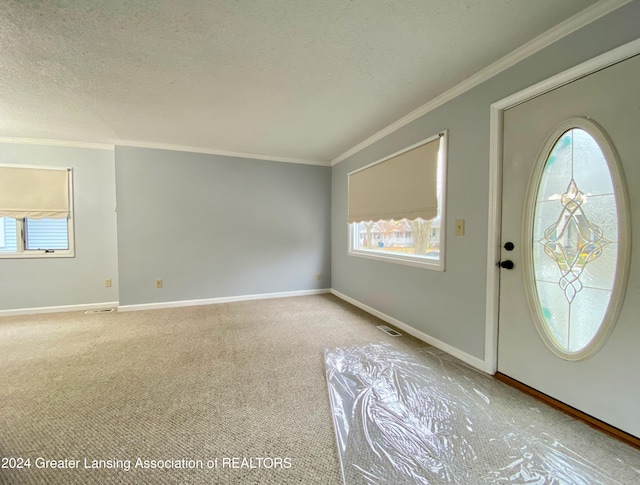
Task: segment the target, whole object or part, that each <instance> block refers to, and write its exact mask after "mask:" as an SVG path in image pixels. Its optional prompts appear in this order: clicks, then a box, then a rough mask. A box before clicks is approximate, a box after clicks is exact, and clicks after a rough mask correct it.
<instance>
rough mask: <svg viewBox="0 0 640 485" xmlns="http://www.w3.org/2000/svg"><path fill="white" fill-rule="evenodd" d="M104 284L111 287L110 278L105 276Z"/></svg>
mask: <svg viewBox="0 0 640 485" xmlns="http://www.w3.org/2000/svg"><path fill="white" fill-rule="evenodd" d="M104 286H106V287H107V288H111V278H107V279H106V280H104Z"/></svg>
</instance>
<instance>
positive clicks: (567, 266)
mask: <svg viewBox="0 0 640 485" xmlns="http://www.w3.org/2000/svg"><path fill="white" fill-rule="evenodd" d="M541 154H542V157H541V159H540V160H539V161H538V164H537V167H536V174H537V176H536V177H534V179H533V180H534V181H535V182H536V185H534V186H533V187H532V188H531V190H530V196H529V212H530V214H531V216H532V217H531V219H530V220H532V221H533V223H532V227H530V228H529V231H530V234H529V235H528V237H527V238H526V239H525V241H531V243H530V247H529V248H528V250H529V251H530V253H529V257H528V258H526V259H528V260H529V264H528V268H527V269H528V271H526V270H525V273H528V283H529V285H528V287H529V300H530V303H531V304H532V306H533V307H534V312H533V313H534V314H535V315H537V322H536V323H537V326H538V331H539V333H540V335H541V337H542V338H543V340H544V341H545V342H546V343H547V345H548V346H549V348H550V349H551V350H552V351H553V352H554V353H556V354H557V355H559V356H560V357H562V358H565V359H569V360H577V359H580V358H584V357H587V356H588V355H590V354H591V353H593V352H594V351H595V350H596V349H597V347H599V345H600V344H601V341H602V340H604V339H605V338H606V336H607V335H608V333H609V332H610V330H611V328H612V326H613V324H614V323H615V318H614V317H615V315H616V314H617V309H616V308H612V295H613V291H614V287H615V286H616V284H617V281H618V280H620V274H621V272H620V271H619V270H618V268H619V254H620V250H619V247H620V220H621V218H620V217H619V213H620V210H621V206H624V203H622V204H621V203H620V201H621V199H620V198H621V197H622V194H619V193H617V192H618V191H617V190H616V188H615V187H616V185H617V184H616V182H617V181H620V180H621V177H620V174H619V172H618V170H619V169H618V167H617V162H616V160H615V158H616V157H615V152H614V150H613V148H612V147H611V146H610V144H609V142H608V140H607V137H606V135H605V134H604V133H603V132H602V131H601V130H600V129H599V127H598V126H597V125H596V124H595V123H593V122H591V121H590V120H586V119H572V120H568V121H566V122H564V123H563V124H562V125H561V126H560V127H558V129H556V130H555V131H554V132H553V133H552V135H551V136H550V137H549V139H548V140H547V142H546V144H545V147H544V149H543V150H542V152H541ZM533 196H535V199H534V198H533ZM622 200H623V199H622ZM619 303H621V301H620V302H619ZM613 306H614V307H616V306H619V305H617V304H616V305H613Z"/></svg>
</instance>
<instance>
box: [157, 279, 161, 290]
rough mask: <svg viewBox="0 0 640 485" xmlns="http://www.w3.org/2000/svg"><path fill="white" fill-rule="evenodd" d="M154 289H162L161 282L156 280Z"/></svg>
mask: <svg viewBox="0 0 640 485" xmlns="http://www.w3.org/2000/svg"><path fill="white" fill-rule="evenodd" d="M156 288H162V280H156Z"/></svg>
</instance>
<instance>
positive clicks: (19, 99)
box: [0, 0, 594, 162]
mask: <svg viewBox="0 0 640 485" xmlns="http://www.w3.org/2000/svg"><path fill="white" fill-rule="evenodd" d="M592 3H594V2H593V0H562V1H557V0H536V1H535V2H533V1H531V0H447V1H444V0H401V1H400V0H398V1H390V0H353V1H346V0H322V1H319V0H280V1H278V0H261V1H255V0H236V1H222V0H216V1H213V0H175V1H169V0H155V1H154V0H148V1H142V0H109V1H98V0H76V1H74V0H49V1H33V0H32V1H15V0H13V1H12V0H2V2H1V5H0V45H1V46H2V47H1V50H0V62H1V69H0V137H28V138H46V139H58V140H74V141H86V142H107V143H118V142H121V143H122V142H125V143H133V144H136V143H137V144H170V145H181V146H188V147H193V148H201V149H203V150H220V151H233V152H243V153H253V154H261V155H266V156H273V157H280V158H282V157H285V158H292V159H301V160H310V161H318V162H323V161H329V160H331V159H333V158H335V157H336V156H338V155H340V154H341V153H343V152H344V151H346V150H348V149H349V148H351V147H352V146H354V145H356V144H357V143H359V142H361V141H362V140H363V139H365V138H367V137H368V136H370V135H372V134H373V133H375V132H377V131H378V130H380V129H382V128H384V127H385V126H386V125H388V124H389V123H392V122H394V121H396V120H397V119H399V118H400V117H402V116H403V115H406V114H407V113H408V112H410V111H412V110H414V109H416V108H417V107H419V106H421V105H422V104H424V103H426V102H427V101H429V100H431V99H433V98H434V97H435V96H437V95H438V94H440V93H442V92H444V91H445V90H446V89H448V88H450V87H452V86H454V85H455V84H457V83H459V82H461V81H463V80H464V79H465V78H468V77H469V76H470V75H472V74H474V73H475V72H477V71H479V70H480V69H482V68H483V67H485V66H487V65H489V64H490V63H492V62H494V61H496V60H497V59H499V58H500V57H502V56H503V55H505V54H507V53H509V52H510V51H512V50H513V49H515V48H516V47H518V46H520V45H522V44H524V43H525V42H527V41H529V40H531V39H532V38H534V37H536V36H537V35H539V34H541V33H542V32H544V31H546V30H548V29H549V28H551V27H553V26H554V25H556V24H558V23H559V22H561V21H562V20H564V19H566V18H568V17H570V16H571V15H573V14H575V13H577V12H579V11H580V10H582V9H584V8H586V7H588V6H589V5H591V4H592Z"/></svg>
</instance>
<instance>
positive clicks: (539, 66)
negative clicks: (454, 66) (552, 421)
mask: <svg viewBox="0 0 640 485" xmlns="http://www.w3.org/2000/svg"><path fill="white" fill-rule="evenodd" d="M639 25H640V2H639V1H636V2H632V3H630V4H628V5H626V6H624V7H622V8H620V9H618V10H616V11H614V12H613V13H611V14H609V15H607V16H606V17H603V18H601V19H599V20H598V21H596V22H594V23H592V24H590V25H588V26H586V27H584V28H583V29H581V30H579V31H577V32H575V33H573V34H571V35H569V36H567V37H565V38H564V39H561V40H560V41H558V42H556V43H555V44H554V45H552V46H549V47H547V48H546V49H544V50H542V51H540V52H538V53H537V54H535V55H533V56H531V57H529V58H527V59H525V60H524V61H522V62H520V63H519V64H517V65H515V66H513V67H512V68H510V69H508V70H506V71H504V72H503V73H501V74H499V75H497V76H495V77H494V78H492V79H490V80H488V81H486V82H484V83H483V84H481V85H479V86H477V87H476V88H474V89H472V90H470V91H468V92H466V93H464V94H463V95H461V96H459V97H457V98H456V99H454V100H452V101H450V102H448V103H446V104H445V105H443V106H441V107H440V108H438V109H436V110H434V111H432V112H430V113H427V114H426V115H424V116H423V117H421V118H419V119H417V120H416V121H414V122H412V123H410V124H409V125H407V126H405V127H403V128H402V129H400V130H398V131H396V132H395V133H392V134H390V135H389V136H387V137H385V138H384V139H382V140H380V141H378V142H377V143H375V144H373V145H371V146H369V147H367V148H366V149H364V150H362V151H361V152H359V153H356V154H355V155H353V156H352V157H350V158H348V159H347V160H345V161H344V162H342V163H340V164H338V165H336V166H335V167H334V168H333V173H332V189H333V190H332V263H331V264H332V287H333V288H334V289H336V290H338V291H340V292H342V293H344V294H346V295H348V296H350V297H352V298H355V299H356V300H359V301H360V302H362V303H365V304H366V305H369V306H371V307H373V308H375V309H377V310H379V311H381V312H383V313H386V314H388V315H390V316H392V317H394V318H396V319H398V320H400V321H402V322H404V323H406V324H408V325H411V326H412V327H414V328H416V329H418V330H420V331H422V332H424V333H426V334H428V335H430V336H432V337H435V338H437V339H439V340H441V341H443V342H445V343H447V344H449V345H452V346H454V347H456V348H458V349H460V350H462V351H464V352H466V353H468V354H470V355H472V356H474V357H478V358H480V359H482V358H483V355H484V332H485V311H486V308H485V298H486V277H487V274H486V254H487V213H488V200H489V193H488V190H489V183H488V181H489V107H490V105H491V103H493V102H495V101H498V100H500V99H502V98H504V97H506V96H508V95H510V94H513V93H515V92H517V91H520V90H522V89H524V88H526V87H528V86H530V85H532V84H535V83H536V82H539V81H542V80H544V79H546V78H548V77H550V76H552V75H554V74H557V73H559V72H561V71H563V70H565V69H568V68H570V67H572V66H574V65H576V64H579V63H581V62H583V61H586V60H588V59H590V58H592V57H595V56H597V55H599V54H601V53H603V52H606V51H608V50H611V49H613V48H615V47H617V46H619V45H622V44H624V43H626V42H630V41H632V40H634V39H636V38H637V37H638V35H639V34H640V29H639V27H638V26H639ZM576 114H579V113H576ZM444 129H449V159H448V194H447V199H448V200H447V231H446V232H447V234H446V237H447V260H446V272H444V273H441V272H436V271H428V270H424V269H421V268H413V267H408V266H401V265H396V264H392V263H386V262H379V261H372V260H368V259H362V258H357V257H351V256H347V223H346V220H347V173H348V172H350V171H352V170H355V169H357V168H360V167H362V166H364V165H366V164H368V163H371V162H373V161H375V160H378V159H380V158H382V157H384V156H386V155H389V154H391V153H393V152H395V151H397V150H400V149H402V148H404V147H406V146H409V145H411V144H413V143H416V142H418V141H419V140H422V139H424V138H426V137H427V136H430V135H434V134H435V133H437V132H438V131H441V130H444ZM455 219H466V235H465V236H461V237H456V236H455V235H454V221H455Z"/></svg>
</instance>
